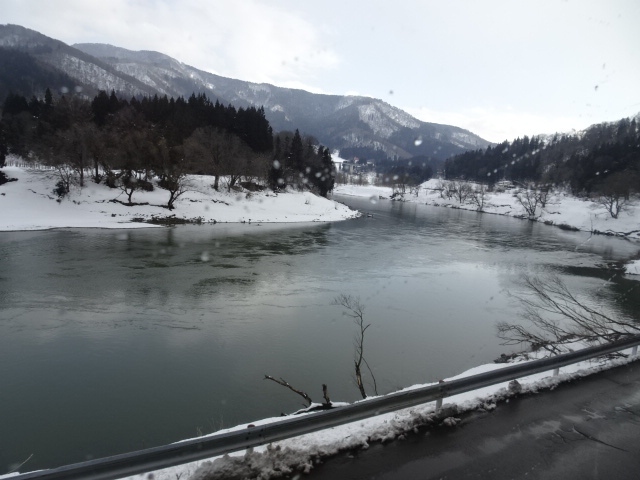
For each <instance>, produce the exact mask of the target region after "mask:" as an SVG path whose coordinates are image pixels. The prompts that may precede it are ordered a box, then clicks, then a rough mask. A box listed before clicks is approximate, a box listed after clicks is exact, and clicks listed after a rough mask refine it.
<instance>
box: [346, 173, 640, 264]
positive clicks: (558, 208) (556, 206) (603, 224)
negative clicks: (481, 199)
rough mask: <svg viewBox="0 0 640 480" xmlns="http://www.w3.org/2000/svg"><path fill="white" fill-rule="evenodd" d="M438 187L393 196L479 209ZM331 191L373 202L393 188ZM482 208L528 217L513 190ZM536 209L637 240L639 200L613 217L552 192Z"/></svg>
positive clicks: (553, 221) (545, 216) (563, 223)
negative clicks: (445, 193) (452, 196)
mask: <svg viewBox="0 0 640 480" xmlns="http://www.w3.org/2000/svg"><path fill="white" fill-rule="evenodd" d="M440 187H441V185H440V180H436V179H431V180H429V181H427V182H425V183H423V184H422V185H420V187H419V188H418V189H414V190H412V191H411V192H410V191H409V190H408V189H407V192H406V193H405V194H402V195H400V194H396V195H395V197H394V199H395V200H398V201H404V202H410V203H419V204H423V205H432V206H436V207H448V208H460V209H463V210H472V211H478V207H477V205H475V204H472V203H470V202H466V203H460V202H459V201H457V200H456V199H454V198H451V199H448V198H442V196H441V195H440ZM334 193H335V194H338V195H347V196H356V197H364V198H370V199H371V201H372V202H375V201H377V200H378V199H380V198H387V199H388V198H391V197H392V195H393V189H392V188H391V187H377V186H373V185H362V186H361V185H340V186H337V187H336V188H335V189H334ZM482 212H483V213H491V214H496V215H507V216H511V217H517V218H527V217H528V215H527V212H526V211H525V208H524V207H523V206H522V205H521V204H520V202H519V201H518V199H517V197H516V190H506V191H503V192H488V193H487V194H486V198H485V204H484V206H483V208H482ZM538 213H539V217H537V218H536V221H538V222H542V223H545V224H547V225H552V226H556V227H560V228H564V229H568V230H581V231H585V232H593V233H600V234H606V235H616V236H622V237H625V238H628V239H630V240H640V200H636V201H635V202H631V203H629V204H627V205H626V207H625V209H624V210H623V211H622V212H620V214H619V215H618V218H612V217H611V215H610V214H609V212H607V210H606V209H605V207H604V206H603V205H601V204H599V203H597V202H594V201H591V200H587V199H581V198H576V197H573V196H571V195H568V194H566V193H559V192H554V193H552V194H550V195H549V200H548V201H547V204H546V206H545V207H544V208H540V209H539V210H538ZM626 272H627V273H628V274H631V275H640V260H635V261H632V262H630V263H628V264H627V265H626Z"/></svg>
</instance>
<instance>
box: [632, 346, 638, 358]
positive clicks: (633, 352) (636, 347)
mask: <svg viewBox="0 0 640 480" xmlns="http://www.w3.org/2000/svg"><path fill="white" fill-rule="evenodd" d="M637 354H638V345H636V346H635V347H633V348H632V349H631V355H632V356H633V355H637Z"/></svg>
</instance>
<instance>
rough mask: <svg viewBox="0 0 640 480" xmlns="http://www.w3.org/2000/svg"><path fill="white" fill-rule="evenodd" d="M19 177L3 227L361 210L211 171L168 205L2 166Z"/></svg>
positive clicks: (1, 204) (234, 219) (343, 216)
mask: <svg viewBox="0 0 640 480" xmlns="http://www.w3.org/2000/svg"><path fill="white" fill-rule="evenodd" d="M2 171H3V172H4V173H6V175H7V176H8V177H9V178H16V179H17V180H18V181H15V182H8V183H5V184H3V185H1V186H0V231H4V232H17V231H41V230H53V229H60V228H102V229H132V228H158V227H162V226H174V225H179V224H190V225H205V224H211V225H213V224H218V223H222V224H243V223H247V224H261V223H265V224H266V223H269V224H272V223H282V224H292V223H326V222H335V221H341V220H347V219H350V218H356V217H358V216H359V215H360V213H359V212H357V211H355V210H351V209H350V208H349V207H347V206H346V205H344V204H342V203H339V202H337V201H334V200H330V199H326V198H323V197H319V196H317V195H315V194H313V193H311V192H308V191H305V192H298V191H293V190H287V191H285V192H278V193H275V192H271V191H269V190H266V189H265V190H264V191H261V192H251V191H248V190H245V189H243V188H241V187H238V188H234V189H230V191H227V189H226V188H224V189H222V190H224V191H222V190H221V191H216V190H214V189H213V188H212V187H211V184H213V177H210V176H206V175H190V176H188V177H187V181H188V188H187V191H186V192H185V193H184V194H183V195H182V196H181V197H180V198H179V199H178V200H176V202H175V204H174V208H173V209H171V210H169V209H168V208H167V207H166V203H167V200H168V198H169V192H167V191H166V190H163V189H161V188H159V187H157V186H156V187H155V188H154V189H153V191H141V190H136V191H135V192H134V193H133V195H132V203H133V205H127V204H126V203H123V201H124V200H126V199H127V198H126V195H125V194H124V192H122V191H121V190H120V189H117V188H115V189H113V188H109V187H107V186H106V185H103V184H96V183H94V182H93V181H92V180H90V179H87V180H86V181H85V185H84V186H83V187H82V188H80V187H79V186H75V187H73V188H72V190H71V192H69V193H68V194H67V195H66V196H64V197H62V198H58V197H56V195H55V194H54V193H53V190H54V188H55V185H56V182H57V180H58V179H57V174H56V171H55V170H52V169H45V168H42V169H40V168H22V167H15V166H6V167H3V168H2Z"/></svg>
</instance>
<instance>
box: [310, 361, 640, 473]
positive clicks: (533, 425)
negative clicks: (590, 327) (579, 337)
mask: <svg viewBox="0 0 640 480" xmlns="http://www.w3.org/2000/svg"><path fill="white" fill-rule="evenodd" d="M462 478H464V479H472V478H475V479H478V478H479V479H484V478H488V479H496V480H499V479H525V478H526V479H581V480H582V479H606V480H626V479H640V361H638V362H634V363H632V364H630V365H628V366H624V367H618V368H616V369H612V370H609V371H607V372H602V373H599V374H595V375H591V376H589V377H587V378H584V379H582V380H579V381H574V382H569V383H566V384H563V385H561V386H559V387H558V388H556V389H555V390H553V391H546V392H543V393H538V394H536V395H531V396H526V397H521V398H517V399H512V400H511V401H509V402H508V403H501V404H499V405H498V408H496V409H495V410H494V411H492V412H483V413H471V414H468V415H466V416H463V417H462V422H460V423H459V424H458V425H456V426H455V427H436V428H431V429H425V430H424V431H421V432H419V433H417V434H411V435H409V436H407V437H406V439H405V440H398V441H395V442H391V443H389V444H387V445H381V444H373V445H371V447H370V448H369V449H368V450H360V451H357V452H351V453H343V454H340V455H337V456H336V457H333V458H330V459H327V460H325V461H324V462H323V463H322V464H320V465H317V466H315V467H314V469H313V470H312V471H311V473H310V474H308V475H302V476H301V480H321V479H331V480H334V479H340V480H356V479H357V480H364V479H376V480H397V479H411V480H413V479H462Z"/></svg>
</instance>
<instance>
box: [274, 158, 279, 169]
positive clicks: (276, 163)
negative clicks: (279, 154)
mask: <svg viewBox="0 0 640 480" xmlns="http://www.w3.org/2000/svg"><path fill="white" fill-rule="evenodd" d="M273 168H275V169H276V170H279V169H280V162H279V161H278V160H274V161H273Z"/></svg>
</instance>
